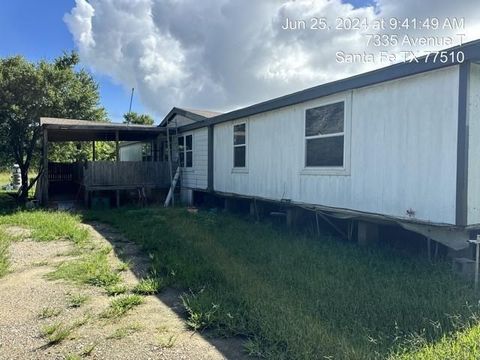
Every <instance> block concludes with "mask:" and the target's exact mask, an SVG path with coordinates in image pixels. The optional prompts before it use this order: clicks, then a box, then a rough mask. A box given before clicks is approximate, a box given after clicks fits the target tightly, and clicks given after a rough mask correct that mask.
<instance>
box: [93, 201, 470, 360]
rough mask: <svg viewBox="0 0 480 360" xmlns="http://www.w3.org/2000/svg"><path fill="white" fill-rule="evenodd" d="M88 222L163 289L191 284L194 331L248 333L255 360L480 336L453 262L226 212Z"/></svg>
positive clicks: (135, 212)
mask: <svg viewBox="0 0 480 360" xmlns="http://www.w3.org/2000/svg"><path fill="white" fill-rule="evenodd" d="M90 217H92V218H96V219H100V220H102V221H105V222H108V223H110V224H112V225H113V226H114V227H116V228H117V229H119V230H120V231H121V232H122V233H123V234H125V235H126V236H127V237H128V238H129V239H130V240H132V241H135V242H137V243H138V244H140V245H142V247H143V249H144V251H145V252H146V253H148V254H150V258H151V261H152V266H153V269H154V271H155V273H156V274H157V275H158V276H162V277H163V279H164V282H165V283H168V284H170V285H173V286H176V287H178V288H180V289H191V291H189V292H187V293H185V294H184V295H183V296H182V300H183V303H184V306H185V308H186V309H187V313H188V317H189V318H188V321H189V325H190V326H191V327H192V328H194V329H196V330H203V329H210V330H211V331H213V332H214V333H216V334H218V335H223V336H229V335H241V336H245V337H246V338H247V339H248V342H247V343H246V350H247V351H248V352H250V353H252V354H254V355H255V356H258V357H265V358H269V359H279V358H282V359H315V358H324V357H332V358H336V359H368V358H385V357H387V356H390V355H391V354H397V353H398V352H399V351H400V349H404V350H405V351H402V353H405V352H408V351H410V352H411V351H416V350H417V348H416V347H415V346H414V345H413V344H412V342H411V339H412V336H414V335H413V334H419V335H418V336H420V337H421V338H422V339H423V341H424V343H423V344H430V345H429V346H435V344H436V343H437V342H440V343H439V344H441V343H442V339H443V338H445V340H444V341H445V343H446V345H445V347H450V348H451V349H450V350H452V349H454V348H455V346H457V345H458V346H460V345H459V342H458V340H456V339H455V338H452V334H454V333H455V332H456V331H458V330H459V329H460V330H461V329H463V327H460V328H459V324H466V325H465V329H472V330H471V331H476V330H474V329H475V327H474V328H471V327H469V325H468V324H469V321H471V320H470V319H471V316H472V313H473V314H477V313H478V312H479V309H478V305H477V297H476V296H475V294H474V292H473V289H472V288H471V286H470V284H466V283H464V282H462V281H461V280H460V279H458V278H457V277H455V275H454V274H452V272H451V269H450V266H449V264H444V263H438V264H433V265H431V264H429V263H428V262H427V261H425V259H422V258H420V257H419V258H415V257H412V256H410V255H409V256H407V255H404V254H402V253H399V252H397V251H394V250H391V249H387V248H380V247H377V248H371V249H365V248H360V247H358V246H357V245H356V244H353V243H348V242H343V241H341V240H339V239H336V238H332V237H331V236H329V235H322V236H320V237H316V238H313V237H309V236H307V235H304V234H300V233H298V234H292V233H287V232H284V231H281V230H278V229H276V228H274V227H273V226H270V225H265V224H253V223H251V222H249V221H245V220H242V219H239V218H237V217H235V216H231V215H228V214H214V213H205V212H199V213H198V214H190V213H188V212H187V211H186V210H184V209H163V208H144V209H119V210H109V211H105V212H96V213H91V214H90ZM467 304H471V306H467ZM447 314H448V315H447ZM453 319H455V320H453ZM471 325H474V326H478V325H476V323H475V322H474V321H472V322H471ZM466 331H467V334H469V333H468V331H469V330H466ZM458 334H460V333H458ZM453 336H456V335H453ZM466 336H471V335H466ZM451 341H453V343H452V342H451ZM475 341H477V343H478V338H477V337H474V336H472V337H471V340H468V343H469V344H471V345H473V344H474V342H475ZM449 344H452V345H449ZM441 346H443V345H441ZM469 349H471V348H469ZM475 351H476V350H475ZM419 353H420V352H414V353H413V355H411V356H410V358H412V359H413V358H415V356H416V355H417V354H419ZM450 353H453V351H451V352H450ZM391 356H392V357H394V356H396V355H391ZM403 356H407V355H403ZM475 356H477V357H478V356H479V353H478V352H477V353H476V355H475ZM405 358H406V359H409V357H405Z"/></svg>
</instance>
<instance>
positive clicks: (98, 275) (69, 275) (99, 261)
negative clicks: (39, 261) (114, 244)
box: [48, 251, 120, 287]
mask: <svg viewBox="0 0 480 360" xmlns="http://www.w3.org/2000/svg"><path fill="white" fill-rule="evenodd" d="M48 277H49V278H50V279H56V280H58V279H64V280H69V281H72V282H75V283H80V284H88V285H94V286H100V287H108V286H111V285H115V284H117V283H119V282H120V276H119V275H118V274H117V273H116V272H115V271H114V270H113V269H112V267H111V266H110V264H109V262H108V256H107V253H106V251H97V252H94V253H88V254H86V255H84V256H82V257H81V258H80V259H78V260H72V261H68V262H64V263H62V264H60V265H59V266H58V267H57V269H56V270H55V271H54V272H52V273H50V274H49V275H48Z"/></svg>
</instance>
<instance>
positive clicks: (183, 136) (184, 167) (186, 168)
mask: <svg viewBox="0 0 480 360" xmlns="http://www.w3.org/2000/svg"><path fill="white" fill-rule="evenodd" d="M188 136H191V137H192V149H191V150H187V137H188ZM180 138H183V150H182V151H180V147H179V139H180ZM193 147H194V136H193V134H182V135H179V136H178V138H177V151H178V161H179V164H180V166H181V168H182V169H184V170H185V171H192V170H193V167H194V159H193ZM180 153H182V154H183V165H181V161H180ZM187 153H192V166H187Z"/></svg>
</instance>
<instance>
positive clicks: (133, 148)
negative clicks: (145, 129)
mask: <svg viewBox="0 0 480 360" xmlns="http://www.w3.org/2000/svg"><path fill="white" fill-rule="evenodd" d="M119 152H120V161H142V143H134V144H128V145H123V146H121V147H120V149H119Z"/></svg>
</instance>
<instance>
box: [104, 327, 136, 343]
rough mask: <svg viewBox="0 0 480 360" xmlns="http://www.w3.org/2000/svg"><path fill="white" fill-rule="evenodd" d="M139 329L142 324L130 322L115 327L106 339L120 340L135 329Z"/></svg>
mask: <svg viewBox="0 0 480 360" xmlns="http://www.w3.org/2000/svg"><path fill="white" fill-rule="evenodd" d="M141 329H142V326H141V325H140V324H130V325H127V326H124V327H120V328H118V329H116V330H115V331H114V332H113V334H112V335H110V336H108V337H107V339H115V340H120V339H123V338H125V337H127V336H128V335H131V334H133V333H135V332H137V331H140V330H141Z"/></svg>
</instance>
